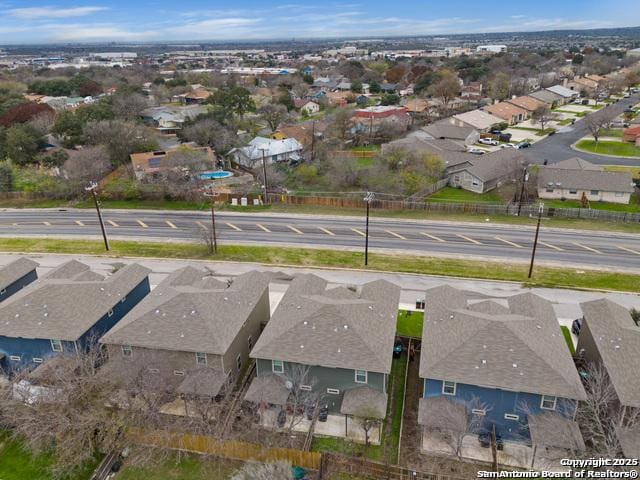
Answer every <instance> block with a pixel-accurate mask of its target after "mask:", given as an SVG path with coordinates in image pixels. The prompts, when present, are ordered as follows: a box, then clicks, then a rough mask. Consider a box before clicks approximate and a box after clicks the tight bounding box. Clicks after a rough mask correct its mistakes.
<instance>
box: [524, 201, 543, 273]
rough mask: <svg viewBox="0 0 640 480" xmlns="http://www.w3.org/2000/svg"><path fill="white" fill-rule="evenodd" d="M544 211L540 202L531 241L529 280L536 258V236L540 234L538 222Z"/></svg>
mask: <svg viewBox="0 0 640 480" xmlns="http://www.w3.org/2000/svg"><path fill="white" fill-rule="evenodd" d="M543 211H544V203H542V202H540V205H539V207H538V224H537V225H536V236H535V238H534V239H533V250H532V251H531V264H530V265H529V276H528V277H527V278H531V275H532V274H533V262H534V260H535V258H536V248H537V247H538V235H539V234H540V220H541V219H542V212H543Z"/></svg>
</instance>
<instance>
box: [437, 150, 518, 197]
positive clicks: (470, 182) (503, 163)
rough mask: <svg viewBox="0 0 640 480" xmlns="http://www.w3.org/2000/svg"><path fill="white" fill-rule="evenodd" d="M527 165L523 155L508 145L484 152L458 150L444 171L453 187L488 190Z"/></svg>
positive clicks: (512, 177)
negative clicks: (490, 151) (480, 153)
mask: <svg viewBox="0 0 640 480" xmlns="http://www.w3.org/2000/svg"><path fill="white" fill-rule="evenodd" d="M445 158H446V156H445ZM523 165H524V159H523V158H522V155H520V154H519V153H518V152H517V151H515V150H513V149H506V148H505V149H502V150H498V151H496V152H492V153H487V154H484V155H473V154H470V153H462V154H457V155H455V156H454V157H453V158H450V159H449V160H448V161H446V163H445V172H444V173H445V175H446V176H447V177H448V178H449V185H451V186H452V187H456V188H462V189H464V190H469V191H470V192H475V193H486V192H488V191H490V190H493V189H494V188H498V187H500V186H502V185H503V184H504V183H505V182H508V181H510V180H512V179H514V176H515V175H516V174H517V172H519V171H520V168H522V166H523Z"/></svg>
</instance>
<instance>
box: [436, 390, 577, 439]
mask: <svg viewBox="0 0 640 480" xmlns="http://www.w3.org/2000/svg"><path fill="white" fill-rule="evenodd" d="M442 383H443V382H442V381H441V380H431V379H425V380H424V398H430V397H439V396H445V397H447V398H450V399H451V400H454V401H459V402H468V401H471V400H472V399H478V400H479V401H480V402H482V403H484V404H485V406H486V407H487V412H486V415H485V417H484V425H483V427H486V428H490V427H491V425H492V424H495V426H496V433H498V434H500V435H502V437H503V438H504V439H505V440H513V441H523V442H528V441H529V439H530V437H529V432H528V429H527V425H528V422H527V414H529V413H532V414H537V413H543V412H547V411H549V410H544V409H542V408H540V404H541V402H542V395H538V394H533V393H526V392H514V391H510V390H501V389H499V388H489V387H481V386H478V385H467V384H462V383H458V384H456V392H455V395H443V393H442V390H443V389H442ZM575 410H576V401H575V400H570V399H566V398H560V397H558V399H557V401H556V408H555V412H556V413H558V414H560V415H563V416H565V417H567V418H573V416H574V414H575ZM506 414H512V415H518V417H519V418H518V419H517V420H509V419H506V418H505V415H506Z"/></svg>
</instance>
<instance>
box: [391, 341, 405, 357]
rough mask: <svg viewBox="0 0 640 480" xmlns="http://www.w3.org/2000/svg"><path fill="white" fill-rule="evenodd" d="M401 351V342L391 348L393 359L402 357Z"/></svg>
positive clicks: (402, 348) (402, 347)
mask: <svg viewBox="0 0 640 480" xmlns="http://www.w3.org/2000/svg"><path fill="white" fill-rule="evenodd" d="M402 350H404V346H403V345H402V342H396V344H395V345H394V346H393V358H399V357H400V355H402Z"/></svg>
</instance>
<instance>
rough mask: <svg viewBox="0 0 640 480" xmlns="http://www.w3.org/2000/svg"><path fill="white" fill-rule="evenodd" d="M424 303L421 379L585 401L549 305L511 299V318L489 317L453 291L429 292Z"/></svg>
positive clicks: (518, 297) (520, 297)
mask: <svg viewBox="0 0 640 480" xmlns="http://www.w3.org/2000/svg"><path fill="white" fill-rule="evenodd" d="M425 298H426V305H427V308H426V310H425V320H424V326H423V332H422V339H423V340H422V355H421V358H420V377H422V378H430V379H434V380H448V381H453V382H459V383H466V384H471V385H481V386H485V387H490V388H503V389H508V390H514V391H518V392H529V393H535V394H544V395H555V396H559V397H564V398H570V399H584V398H585V392H584V389H583V387H582V383H581V382H580V378H579V376H578V373H577V371H576V369H575V366H574V364H573V360H572V358H571V355H570V353H569V350H568V348H567V345H566V343H565V340H564V337H563V335H562V332H561V331H560V327H559V325H558V322H557V319H556V316H555V313H554V310H553V307H552V306H551V304H550V303H549V302H548V301H546V300H544V299H543V298H541V297H538V296H536V295H533V294H531V293H523V294H520V295H515V296H512V297H509V298H508V299H507V300H508V305H509V312H508V313H485V312H481V311H473V310H472V309H471V308H469V306H468V300H469V297H468V295H467V294H465V293H464V292H462V291H459V290H456V289H455V288H452V287H437V288H434V289H430V290H427V292H426V296H425ZM475 308H476V309H477V303H476V307H475Z"/></svg>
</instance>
